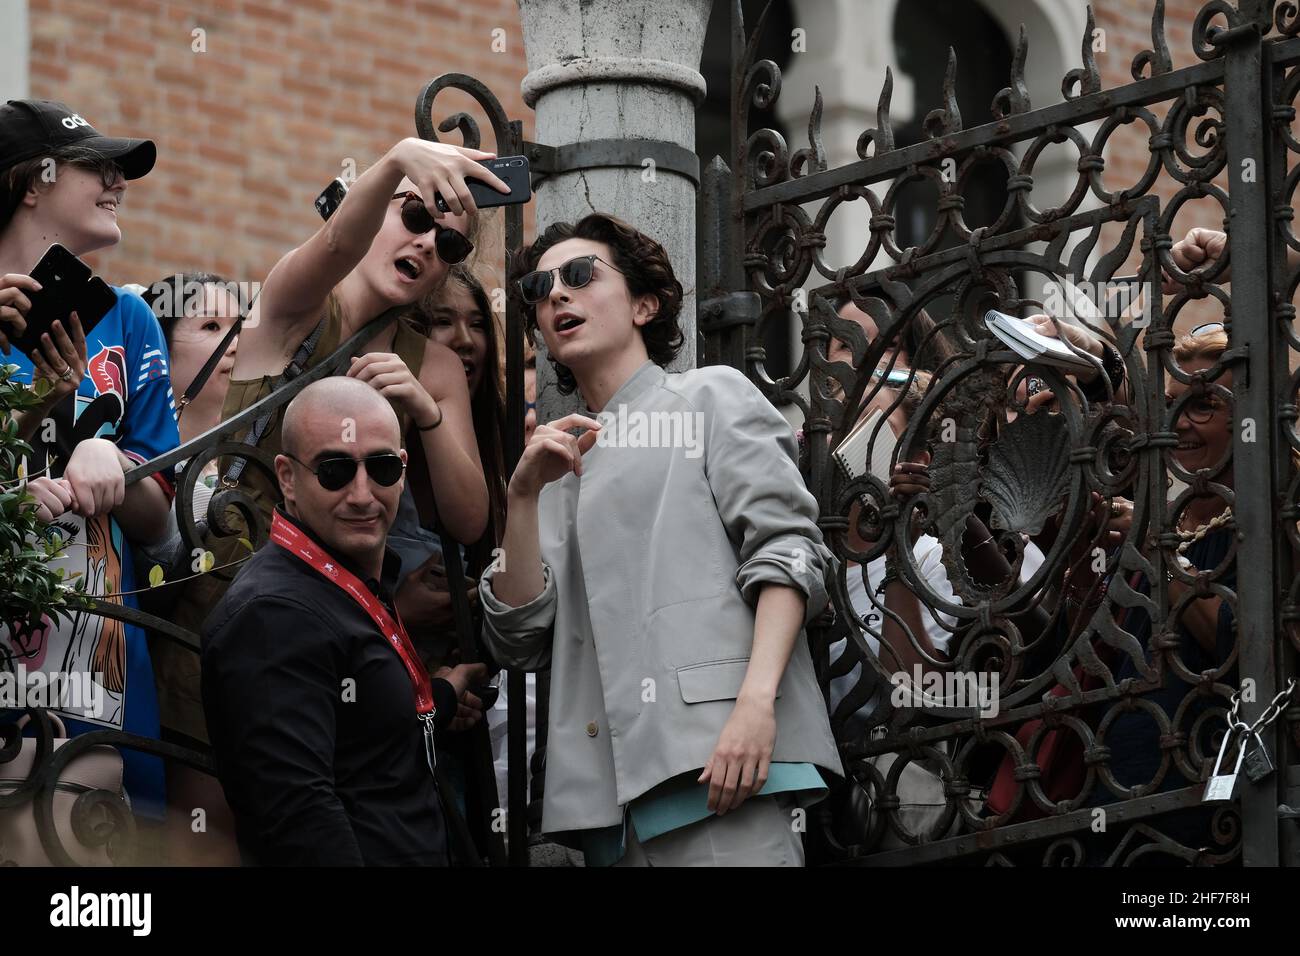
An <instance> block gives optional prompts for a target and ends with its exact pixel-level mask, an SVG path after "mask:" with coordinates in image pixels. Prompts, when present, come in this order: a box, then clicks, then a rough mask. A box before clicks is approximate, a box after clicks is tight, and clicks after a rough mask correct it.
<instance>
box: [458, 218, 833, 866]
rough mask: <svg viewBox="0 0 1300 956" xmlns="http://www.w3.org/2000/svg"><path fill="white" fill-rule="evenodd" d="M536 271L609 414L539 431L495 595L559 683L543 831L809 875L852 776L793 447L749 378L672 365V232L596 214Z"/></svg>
mask: <svg viewBox="0 0 1300 956" xmlns="http://www.w3.org/2000/svg"><path fill="white" fill-rule="evenodd" d="M520 272H521V273H523V275H522V277H521V278H520V281H519V285H518V290H519V293H520V294H521V296H522V298H523V299H524V302H525V306H526V315H527V321H528V325H529V329H530V331H532V332H534V333H535V332H538V331H539V332H540V333H541V336H542V338H543V339H544V341H545V343H546V346H547V350H548V352H549V354H550V356H551V358H552V359H553V361H555V362H556V364H557V370H558V372H559V373H560V386H561V389H562V390H564V389H567V390H572V389H573V388H574V387H575V386H576V387H577V388H578V389H579V390H580V392H581V394H582V397H583V399H584V401H585V402H586V404H587V405H588V407H589V408H590V409H592V410H593V411H592V415H591V416H588V415H569V416H567V417H565V418H562V419H560V420H558V421H555V422H551V423H550V424H549V425H539V426H538V428H537V429H536V431H535V432H534V434H533V435H532V437H531V439H530V440H529V442H528V444H527V447H526V448H525V450H524V453H523V456H522V458H521V459H520V462H519V466H518V467H517V468H516V470H515V473H514V476H513V477H512V479H511V482H510V487H509V497H508V518H507V522H506V532H505V538H504V541H503V547H504V554H503V558H504V560H503V561H502V562H500V563H499V565H498V566H497V567H496V568H495V569H494V570H491V571H489V572H487V573H485V574H484V575H483V578H482V581H481V583H480V594H481V597H482V599H483V601H482V603H483V607H484V613H485V621H486V627H485V629H484V633H485V638H486V640H487V642H488V645H489V647H490V648H491V650H492V652H493V654H494V655H495V656H496V658H497V660H498V661H500V662H501V663H503V664H505V665H507V666H510V667H514V668H519V669H523V670H529V671H533V670H541V669H545V668H548V667H549V668H550V670H551V695H550V714H549V734H548V744H547V747H548V753H547V768H546V787H545V799H544V805H543V820H542V826H543V829H544V830H545V831H546V832H547V833H549V834H551V835H552V837H553V838H555V839H557V840H559V841H560V842H563V843H568V844H570V845H573V846H576V847H578V848H580V849H582V850H583V851H584V852H585V854H586V858H587V862H588V864H589V865H593V864H594V865H598V864H602V863H615V862H617V863H619V864H621V865H633V866H635V865H641V866H665V865H667V866H674V865H678V866H680V865H785V866H800V865H802V864H803V845H802V837H801V835H800V834H801V833H802V831H803V829H804V828H803V826H802V824H803V820H804V810H805V808H806V806H807V805H808V804H809V803H811V802H814V801H815V800H816V799H819V798H820V797H821V796H823V795H824V794H825V784H824V782H823V779H822V777H821V775H820V773H819V770H818V768H822V769H824V770H826V771H830V772H832V773H835V774H839V773H841V772H842V769H841V763H840V760H839V756H838V752H837V750H836V747H835V742H834V740H833V738H832V737H831V732H830V726H829V723H828V721H827V716H826V711H825V706H824V703H823V699H822V695H821V692H820V689H819V688H818V686H817V681H816V678H815V676H814V673H813V667H812V660H811V657H810V655H809V652H808V647H807V643H806V641H804V640H803V639H802V629H803V626H804V624H805V623H806V622H807V620H808V619H809V618H811V617H812V616H814V615H816V614H818V613H819V612H820V611H821V610H822V608H823V607H824V606H825V604H826V601H827V594H826V590H825V587H824V583H823V582H824V580H825V573H826V570H827V566H828V563H829V562H830V561H831V560H832V558H831V555H830V553H829V551H828V550H827V549H826V547H825V546H824V544H823V543H822V537H821V533H820V531H819V530H818V528H817V525H816V518H817V506H816V502H815V500H814V499H813V497H812V496H811V495H810V494H809V493H808V492H807V490H806V489H805V488H804V485H803V481H802V479H801V477H800V475H799V471H798V468H797V466H796V464H795V461H796V458H795V440H794V435H793V434H792V433H791V431H790V428H789V426H788V425H787V424H786V421H785V419H784V418H783V417H782V416H781V415H780V413H779V412H777V410H776V409H775V408H773V407H772V405H771V404H770V403H769V402H768V401H767V400H766V399H765V398H764V397H763V395H762V394H761V393H760V392H759V391H758V389H757V388H755V387H754V386H753V385H752V384H751V383H750V382H749V381H748V380H747V379H746V378H745V377H744V376H743V375H741V374H740V373H739V372H737V371H735V370H734V369H730V368H725V367H711V368H703V369H696V370H693V371H688V372H684V373H681V374H669V373H666V372H665V371H664V370H663V366H665V365H667V364H668V362H669V361H671V359H672V358H673V356H674V355H676V353H677V351H678V350H679V349H680V347H681V342H682V334H681V330H680V328H679V327H678V325H677V315H678V312H679V311H680V308H681V301H682V288H681V285H680V283H679V282H678V281H677V280H676V278H675V277H674V275H673V271H672V266H671V264H670V263H669V262H668V258H667V255H666V254H665V252H664V250H663V247H662V246H660V245H659V244H658V243H657V242H655V241H654V240H653V239H650V238H649V237H647V236H645V235H643V234H642V233H640V232H637V231H636V230H635V229H633V228H631V227H630V226H627V225H626V224H624V223H621V222H619V221H618V220H616V219H614V218H613V217H610V216H607V215H603V214H593V215H590V216H587V217H586V218H584V219H583V220H581V221H580V222H578V223H577V224H576V225H570V224H567V223H559V224H556V225H553V226H551V227H550V228H549V229H547V230H546V232H545V233H544V234H543V235H542V237H541V238H539V239H538V240H537V241H536V242H535V243H534V244H533V245H532V247H531V248H530V249H529V250H527V252H526V253H525V255H524V257H523V259H522V268H521V269H520ZM597 419H598V420H597ZM575 430H580V431H581V434H579V435H576V436H575V435H574V434H571V432H572V431H575Z"/></svg>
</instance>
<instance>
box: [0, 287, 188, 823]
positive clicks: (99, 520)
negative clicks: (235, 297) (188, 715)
mask: <svg viewBox="0 0 1300 956" xmlns="http://www.w3.org/2000/svg"><path fill="white" fill-rule="evenodd" d="M113 291H114V292H115V293H116V294H117V305H116V306H114V307H113V308H112V309H111V310H110V311H109V312H108V314H106V315H105V316H104V317H103V319H101V320H100V321H99V323H98V324H97V325H96V326H95V327H94V329H92V330H91V332H90V333H89V334H88V335H87V336H86V358H87V369H86V375H85V377H84V378H83V379H82V380H81V385H80V387H79V388H78V390H77V392H76V394H75V395H70V396H68V398H67V399H65V400H64V401H63V402H61V403H60V404H59V405H58V406H57V407H56V408H55V409H54V411H53V412H51V414H50V416H49V419H47V421H46V423H45V424H43V425H42V427H41V428H39V429H38V430H37V432H36V434H35V435H33V436H32V438H31V440H30V444H31V445H32V447H33V449H34V450H35V455H34V456H33V458H32V459H31V460H30V461H29V462H28V468H27V474H28V475H29V476H36V475H38V474H41V473H45V474H48V475H50V476H51V477H55V478H57V477H60V476H62V475H63V471H64V468H65V467H66V466H67V462H68V459H69V457H70V456H71V455H72V452H73V450H74V449H75V448H76V446H77V443H78V442H81V441H85V440H86V439H89V438H106V439H108V440H110V441H112V442H114V443H115V444H116V445H117V447H118V449H119V450H121V452H122V453H123V454H125V455H126V456H127V457H129V458H131V459H133V460H135V461H139V462H144V461H148V460H149V459H151V458H154V457H156V456H158V455H161V454H163V453H164V452H167V451H170V450H171V449H172V448H175V447H176V446H177V445H178V444H179V443H180V435H179V433H178V431H177V428H176V412H175V406H174V402H173V399H172V389H171V379H170V377H169V371H168V364H167V346H166V343H165V342H164V340H163V334H162V329H161V328H160V327H159V325H158V320H157V319H156V318H155V317H154V315H153V312H151V311H150V309H149V306H148V305H146V304H145V302H144V300H143V299H141V298H140V297H139V296H137V295H135V294H134V293H130V292H126V291H124V290H122V289H114V290H113ZM0 361H3V362H5V363H7V364H14V365H17V366H18V367H19V369H20V371H19V372H18V373H17V374H16V375H15V376H14V378H15V380H16V381H19V382H30V381H31V377H32V364H31V361H30V360H29V359H28V358H27V356H25V355H21V354H19V353H18V352H17V350H14V351H13V353H12V354H11V355H9V356H7V357H6V356H0ZM43 469H48V471H44V472H43V471H42V470H43ZM144 480H146V481H149V480H156V481H158V482H159V483H160V484H161V485H163V487H164V488H165V489H166V491H167V492H168V494H170V493H171V491H172V489H171V486H170V485H169V484H168V482H167V480H166V479H165V478H164V476H161V475H160V476H155V477H154V478H152V479H149V478H146V479H144ZM55 526H56V527H57V528H58V529H59V531H60V533H61V535H62V537H63V540H64V542H65V543H66V547H65V548H64V550H63V554H62V556H61V557H60V558H58V559H56V560H55V561H52V562H51V566H52V567H56V568H57V567H63V568H65V569H66V571H65V577H66V578H72V577H74V576H76V575H80V577H81V578H82V579H84V580H85V582H86V589H87V591H88V592H89V593H91V594H94V595H97V596H100V597H102V596H104V595H117V594H122V592H129V591H133V590H135V589H136V587H137V586H138V585H137V581H136V576H135V573H134V568H133V566H132V561H131V552H130V547H129V546H128V543H127V541H126V540H124V538H123V534H122V529H121V528H120V527H119V526H118V524H117V521H116V520H114V519H112V518H110V517H107V516H99V517H96V518H92V519H89V520H87V519H85V518H82V517H80V516H78V515H75V514H72V513H68V514H64V515H62V516H61V517H60V518H58V519H57V521H56V522H55ZM116 600H120V601H121V602H122V603H123V604H125V605H127V606H129V607H135V606H136V600H135V598H134V597H133V596H131V595H129V594H127V595H124V596H122V597H121V598H116ZM43 623H44V626H43V627H42V628H41V629H40V631H39V632H37V633H34V634H22V635H19V634H12V633H10V631H9V629H8V628H7V627H6V626H5V625H4V624H0V669H3V670H9V671H12V672H14V673H24V674H25V675H26V682H27V684H28V686H29V687H31V686H33V683H34V682H33V681H32V676H31V675H32V674H33V673H37V672H39V673H40V674H41V675H43V676H42V677H41V678H39V680H41V681H43V682H44V683H45V685H46V686H47V687H50V686H53V680H54V678H55V675H62V681H63V683H62V685H61V686H60V694H59V696H60V701H59V704H60V706H58V707H55V708H52V709H54V710H56V711H57V712H58V713H59V714H60V715H61V716H63V717H64V718H65V723H66V724H67V727H68V733H69V734H70V735H74V736H75V735H76V734H77V733H84V732H86V731H89V730H97V729H114V730H122V731H126V732H127V733H134V734H140V735H142V736H145V737H157V736H158V701H157V696H156V694H155V691H154V682H153V668H152V665H151V663H150V661H149V650H148V646H147V644H146V643H145V635H144V631H143V630H141V629H140V628H139V627H136V626H135V625H132V624H126V623H125V622H123V621H118V620H113V619H110V618H106V617H100V616H98V615H95V614H89V613H86V612H84V611H79V612H76V613H75V614H73V615H72V617H71V619H62V620H59V621H57V622H55V621H53V620H51V619H50V618H49V617H46V618H45V619H44V622H43ZM20 669H21V670H20ZM70 718H71V719H70ZM122 756H123V763H124V774H125V786H126V791H127V794H128V796H129V797H130V798H131V802H132V806H133V808H134V809H135V810H136V811H137V812H144V813H146V814H149V815H157V814H159V813H161V809H162V803H163V773H162V765H161V762H160V761H159V760H158V759H157V758H153V757H147V756H143V755H141V754H138V753H134V752H132V751H129V750H124V751H122Z"/></svg>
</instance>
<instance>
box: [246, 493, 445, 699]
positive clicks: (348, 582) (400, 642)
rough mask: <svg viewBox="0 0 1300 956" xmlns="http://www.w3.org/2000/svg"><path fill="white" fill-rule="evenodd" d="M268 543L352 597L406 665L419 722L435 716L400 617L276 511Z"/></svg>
mask: <svg viewBox="0 0 1300 956" xmlns="http://www.w3.org/2000/svg"><path fill="white" fill-rule="evenodd" d="M271 540H272V541H274V542H275V543H276V544H278V545H279V546H280V547H282V548H284V549H285V550H286V551H288V552H290V553H291V554H296V555H297V556H298V557H300V558H302V560H303V561H305V562H306V563H307V564H309V565H311V567H312V568H313V569H315V570H316V572H317V573H319V574H320V575H321V576H322V577H324V578H326V579H327V580H329V581H332V582H333V583H334V584H336V585H338V586H339V587H341V588H342V589H343V590H344V591H347V592H348V593H349V594H351V595H352V598H353V600H355V601H356V602H357V603H358V604H360V605H361V607H362V609H363V610H364V611H365V612H366V613H367V614H369V615H370V619H371V620H372V621H374V622H375V626H376V627H378V628H379V632H380V633H381V634H383V635H384V637H386V638H387V639H388V643H390V644H392V645H393V649H394V650H395V651H397V655H398V657H400V658H401V659H402V663H403V664H404V665H406V673H407V676H409V677H410V678H411V686H412V687H414V688H415V709H416V711H417V712H418V713H419V714H420V716H421V717H422V718H425V717H426V715H427V718H432V717H433V716H435V715H436V714H437V712H438V709H437V708H436V707H435V706H434V703H433V688H432V686H431V684H430V681H429V672H428V671H427V670H425V667H424V662H423V661H421V660H420V656H419V655H418V654H417V653H416V652H415V646H414V645H413V644H412V643H411V639H410V637H408V636H407V633H406V628H405V627H403V626H402V619H401V617H400V616H399V617H398V618H397V619H396V620H394V619H393V616H392V615H391V614H389V613H388V609H387V608H385V607H384V605H383V603H382V602H381V601H380V600H379V599H378V598H376V597H375V596H374V595H373V594H371V593H370V589H369V588H368V587H366V586H365V585H364V584H362V583H361V582H360V581H358V580H357V576H356V575H355V574H353V573H352V572H350V571H348V570H347V569H346V568H341V567H339V565H338V564H337V563H335V562H333V561H331V560H330V558H329V556H328V555H327V554H325V552H324V551H322V550H321V549H320V548H319V547H317V545H316V542H314V541H312V540H311V538H309V537H307V535H305V534H303V533H302V532H301V531H299V530H298V529H297V528H296V527H294V525H293V523H292V522H290V521H287V520H285V518H284V517H283V516H281V514H280V513H279V512H278V511H277V512H275V514H274V516H273V517H272V518H271Z"/></svg>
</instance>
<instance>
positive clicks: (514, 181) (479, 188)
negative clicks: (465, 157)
mask: <svg viewBox="0 0 1300 956" xmlns="http://www.w3.org/2000/svg"><path fill="white" fill-rule="evenodd" d="M483 165H484V166H486V167H487V168H488V170H489V171H490V172H492V173H493V174H494V175H495V176H496V177H497V179H499V180H501V181H502V182H503V183H505V184H506V185H507V186H509V187H510V192H508V193H499V192H497V191H496V190H495V189H493V188H492V187H491V186H489V185H487V184H486V183H481V182H479V181H478V180H477V179H469V180H468V183H469V194H470V195H471V196H473V197H474V202H475V203H476V204H477V205H478V208H479V209H491V208H493V207H494V206H517V205H519V204H520V203H526V202H528V200H530V199H532V198H533V180H532V177H531V175H530V174H529V171H528V157H527V156H500V157H498V158H496V159H485V160H483ZM433 201H434V204H435V205H437V207H438V208H439V209H441V210H442V211H443V212H447V211H448V210H447V203H446V202H445V201H444V200H443V198H442V194H441V193H435V194H434V196H433Z"/></svg>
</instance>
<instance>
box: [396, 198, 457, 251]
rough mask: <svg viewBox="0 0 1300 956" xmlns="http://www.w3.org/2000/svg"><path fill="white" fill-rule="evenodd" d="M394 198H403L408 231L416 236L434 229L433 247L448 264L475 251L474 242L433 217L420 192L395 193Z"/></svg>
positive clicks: (403, 214)
mask: <svg viewBox="0 0 1300 956" xmlns="http://www.w3.org/2000/svg"><path fill="white" fill-rule="evenodd" d="M393 199H400V200H402V225H403V226H405V227H406V229H407V231H408V232H410V233H411V234H412V235H415V236H422V235H424V234H425V233H426V232H428V231H429V230H430V229H432V230H434V234H433V248H434V249H435V250H437V252H438V258H439V259H441V260H442V261H443V262H445V263H447V265H449V266H454V265H455V264H456V263H458V262H464V261H465V260H466V259H468V258H469V254H470V253H471V252H473V251H474V243H472V242H470V241H469V240H468V239H466V238H465V237H464V236H463V235H461V234H460V233H459V232H457V231H456V230H455V229H452V228H451V227H450V226H444V225H443V224H442V223H440V222H438V220H436V219H434V218H433V213H431V212H429V209H428V207H427V206H425V205H424V200H423V199H421V198H420V194H419V193H413V192H410V191H409V190H408V191H407V192H404V193H394V194H393Z"/></svg>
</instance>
